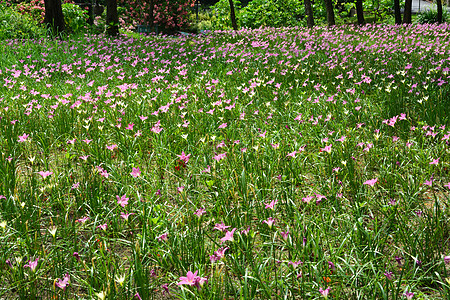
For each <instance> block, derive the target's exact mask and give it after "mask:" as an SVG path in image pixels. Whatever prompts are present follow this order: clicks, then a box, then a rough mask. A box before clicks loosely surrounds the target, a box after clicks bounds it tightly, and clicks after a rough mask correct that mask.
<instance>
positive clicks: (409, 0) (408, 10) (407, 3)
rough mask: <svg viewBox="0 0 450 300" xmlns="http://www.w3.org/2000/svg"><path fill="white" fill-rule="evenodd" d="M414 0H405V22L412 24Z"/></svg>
mask: <svg viewBox="0 0 450 300" xmlns="http://www.w3.org/2000/svg"><path fill="white" fill-rule="evenodd" d="M411 14H412V0H405V11H404V12H403V23H404V24H411Z"/></svg>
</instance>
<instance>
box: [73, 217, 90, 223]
mask: <svg viewBox="0 0 450 300" xmlns="http://www.w3.org/2000/svg"><path fill="white" fill-rule="evenodd" d="M87 220H89V217H82V218H81V219H78V220H76V221H75V222H76V223H81V224H84V223H86V221H87Z"/></svg>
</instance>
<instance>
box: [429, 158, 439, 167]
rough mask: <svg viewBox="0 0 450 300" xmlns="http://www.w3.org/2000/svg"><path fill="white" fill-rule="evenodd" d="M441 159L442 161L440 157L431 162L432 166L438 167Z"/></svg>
mask: <svg viewBox="0 0 450 300" xmlns="http://www.w3.org/2000/svg"><path fill="white" fill-rule="evenodd" d="M439 159H441V158H440V157H439V158H437V159H433V160H432V161H431V162H430V165H437V164H438V163H439Z"/></svg>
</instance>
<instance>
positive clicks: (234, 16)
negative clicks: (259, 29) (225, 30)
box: [228, 0, 238, 30]
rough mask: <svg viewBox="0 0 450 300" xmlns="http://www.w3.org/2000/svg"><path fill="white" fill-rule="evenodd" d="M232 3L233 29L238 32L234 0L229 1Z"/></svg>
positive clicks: (231, 17)
mask: <svg viewBox="0 0 450 300" xmlns="http://www.w3.org/2000/svg"><path fill="white" fill-rule="evenodd" d="M228 2H229V3H230V19H231V27H233V30H237V29H238V28H237V23H236V14H235V13H234V3H233V0H228Z"/></svg>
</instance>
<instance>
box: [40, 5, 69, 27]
mask: <svg viewBox="0 0 450 300" xmlns="http://www.w3.org/2000/svg"><path fill="white" fill-rule="evenodd" d="M44 5H45V17H44V23H45V24H47V26H48V27H49V28H50V29H51V30H52V32H53V33H54V34H58V33H60V32H63V31H64V30H65V29H66V26H65V23H64V16H63V12H62V6H61V0H44Z"/></svg>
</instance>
